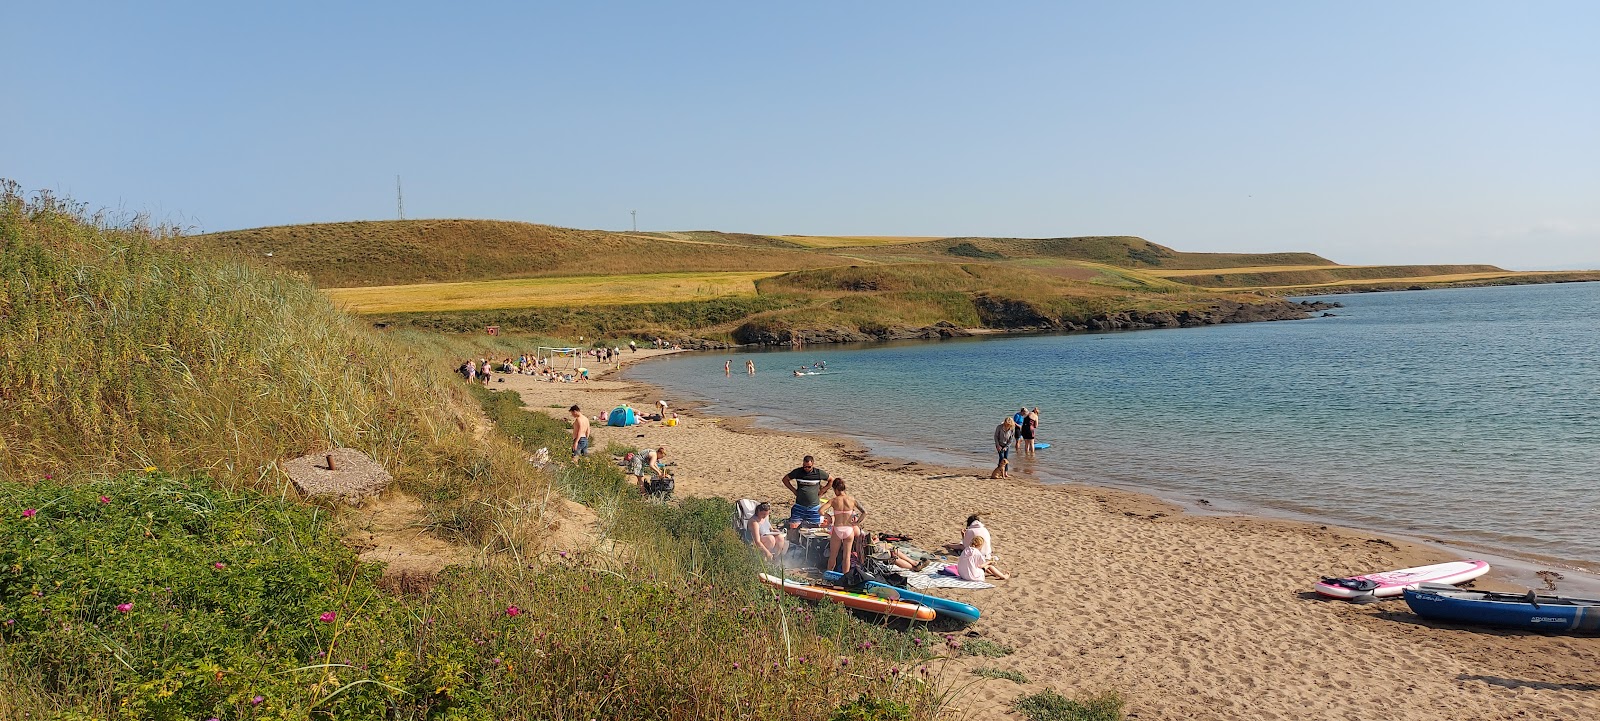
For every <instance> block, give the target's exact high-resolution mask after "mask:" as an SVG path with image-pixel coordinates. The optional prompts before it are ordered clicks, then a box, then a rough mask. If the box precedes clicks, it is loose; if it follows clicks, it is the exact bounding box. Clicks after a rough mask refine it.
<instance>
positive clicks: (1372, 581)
mask: <svg viewBox="0 0 1600 721" xmlns="http://www.w3.org/2000/svg"><path fill="white" fill-rule="evenodd" d="M1488 572H1489V564H1488V562H1486V561H1451V562H1449V563H1436V564H1434V565H1432V566H1418V567H1416V568H1402V569H1400V570H1398V571H1384V572H1382V573H1369V574H1367V575H1365V576H1350V577H1349V578H1329V579H1323V580H1322V581H1321V582H1319V583H1318V584H1317V585H1316V589H1317V593H1320V594H1322V595H1324V596H1332V597H1334V598H1355V597H1357V596H1366V595H1369V594H1370V595H1373V596H1377V597H1378V598H1386V597H1389V596H1398V595H1400V593H1401V592H1402V591H1404V590H1405V588H1406V586H1411V585H1415V584H1418V583H1448V584H1452V585H1453V584H1457V583H1466V582H1467V581H1471V580H1472V579H1474V578H1477V577H1479V576H1482V575H1483V574H1485V573H1488Z"/></svg>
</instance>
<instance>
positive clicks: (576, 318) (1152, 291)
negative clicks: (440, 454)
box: [187, 220, 1600, 339]
mask: <svg viewBox="0 0 1600 721" xmlns="http://www.w3.org/2000/svg"><path fill="white" fill-rule="evenodd" d="M187 242H188V243H190V244H191V245H193V246H194V247H197V248H199V249H201V250H203V251H206V252H210V253H219V252H220V253H222V254H224V255H228V256H231V257H235V258H240V259H247V260H249V261H251V262H252V263H255V264H266V265H269V266H275V267H280V268H287V269H290V270H294V271H297V272H299V273H303V274H305V275H306V276H307V277H309V278H311V280H312V281H313V282H314V283H316V284H317V285H318V286H320V287H321V288H323V289H324V290H325V291H326V292H327V293H328V294H329V296H330V297H332V298H333V299H334V300H335V301H336V302H338V303H340V304H342V305H343V306H344V307H346V308H348V309H350V310H352V311H355V312H359V313H364V314H368V315H370V316H372V319H373V320H374V321H376V322H383V323H390V324H400V325H402V326H413V327H418V328H423V329H428V330H435V331H439V330H443V331H473V330H478V329H480V328H482V327H483V326H486V325H500V326H502V327H504V328H506V329H507V330H511V331H523V332H528V333H541V334H566V335H572V336H578V335H582V336H585V337H594V336H613V337H614V336H622V335H634V336H638V335H644V336H649V335H656V334H671V335H676V336H681V335H686V334H687V335H696V336H699V337H708V338H721V339H732V338H734V337H736V336H738V335H739V330H740V329H741V328H746V329H748V328H750V327H761V328H768V329H779V330H784V331H801V330H805V329H807V328H827V329H835V330H838V329H846V330H848V329H855V330H854V331H851V332H856V331H862V330H863V329H867V330H871V331H872V332H879V331H882V330H883V329H885V328H889V327H896V326H913V327H918V326H925V325H930V324H934V323H939V322H946V323H953V324H956V325H961V326H968V327H975V326H989V327H1001V328H1005V327H1018V326H1021V327H1028V328H1035V327H1039V326H1040V325H1041V324H1042V325H1043V326H1045V327H1061V328H1070V327H1073V326H1079V325H1083V324H1085V323H1088V322H1089V321H1090V320H1092V319H1094V318H1095V317H1097V316H1103V315H1112V314H1115V313H1117V312H1118V311H1147V312H1173V313H1182V312H1185V311H1191V312H1203V311H1205V310H1206V309H1208V308H1214V307H1218V306H1219V305H1225V304H1230V303H1231V304H1239V303H1242V304H1254V305H1263V304H1270V303H1272V302H1274V301H1271V300H1270V299H1269V298H1265V297H1263V295H1262V294H1265V295H1278V294H1287V293H1293V292H1297V291H1301V292H1304V291H1316V290H1327V289H1370V288H1390V287H1400V288H1406V287H1414V286H1442V285H1452V284H1481V283H1488V282H1496V283H1505V282H1554V281H1557V280H1564V279H1582V278H1586V277H1588V276H1583V275H1581V274H1580V275H1577V276H1572V275H1571V274H1568V275H1566V276H1560V277H1557V276H1546V275H1540V274H1526V273H1514V272H1511V271H1505V270H1501V269H1499V268H1496V267H1494V266H1486V265H1473V266H1466V265H1440V266H1425V265H1408V266H1342V265H1338V264H1337V263H1334V262H1333V261H1331V260H1328V259H1326V258H1323V257H1321V256H1318V255H1315V254H1311V253H1196V252H1184V251H1179V250H1174V249H1172V248H1169V247H1166V246H1163V245H1159V244H1156V243H1152V242H1150V241H1148V240H1145V239H1143V238H1138V237H1134V236H1086V237H1062V238H986V237H957V238H919V237H909V236H800V235H762V234H752V233H730V232H720V231H709V230H698V231H675V232H639V233H618V232H608V231H595V230H575V229H570V228H558V227H553V226H547V225H535V224H530V223H512V222H502V221H473V220H412V221H374V222H351V223H329V224H320V225H302V226H280V227H272V228H257V229H252V230H240V231H231V232H225V233H213V234H209V235H202V236H196V237H193V238H190V239H187ZM1595 277H1600V276H1595ZM996 307H1006V308H1010V309H1011V310H1010V311H1007V312H1005V313H999V314H997V313H995V312H992V309H993V308H996ZM984 308H989V309H991V310H989V311H985V310H984ZM1012 311H1015V312H1012ZM997 323H999V324H1000V325H998V326H996V325H995V324H997ZM836 335H837V334H836ZM849 335H850V334H849V333H845V334H844V335H840V336H839V337H846V336H849Z"/></svg>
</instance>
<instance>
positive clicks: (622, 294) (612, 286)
mask: <svg viewBox="0 0 1600 721" xmlns="http://www.w3.org/2000/svg"><path fill="white" fill-rule="evenodd" d="M774 275H778V274H777V273H771V272H746V273H648V274H639V275H605V276H598V275H588V276H565V277H558V278H513V279H509V280H483V281H469V282H463V283H419V284H414V285H380V286H367V287H363V288H327V289H324V290H323V292H324V293H327V294H328V297H329V298H331V299H333V301H334V303H337V304H339V305H341V306H344V307H345V308H347V309H349V310H350V311H352V312H355V313H409V312H415V311H451V310H487V309H494V308H538V307H548V306H583V305H622V304H628V303H661V302H667V301H683V300H706V299H710V298H723V297H728V296H751V295H755V294H756V281H758V280H761V279H762V278H770V277H772V276H774Z"/></svg>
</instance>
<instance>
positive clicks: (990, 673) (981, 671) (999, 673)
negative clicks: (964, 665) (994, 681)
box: [972, 666, 1028, 683]
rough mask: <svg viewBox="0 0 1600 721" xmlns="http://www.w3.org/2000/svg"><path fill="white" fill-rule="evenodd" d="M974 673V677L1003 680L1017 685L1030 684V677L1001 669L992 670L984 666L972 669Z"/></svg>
mask: <svg viewBox="0 0 1600 721" xmlns="http://www.w3.org/2000/svg"><path fill="white" fill-rule="evenodd" d="M972 673H973V674H974V675H977V676H982V677H984V678H1003V679H1005V680H1007V681H1013V682H1016V683H1027V682H1028V677H1027V676H1024V675H1022V673H1021V672H1018V671H1010V670H1007V669H1001V668H990V667H988V666H984V667H982V668H975V669H972Z"/></svg>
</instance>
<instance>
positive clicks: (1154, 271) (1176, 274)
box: [1139, 265, 1383, 278]
mask: <svg viewBox="0 0 1600 721" xmlns="http://www.w3.org/2000/svg"><path fill="white" fill-rule="evenodd" d="M1381 267H1383V266H1377V265H1257V266H1253V267H1249V268H1199V269H1191V270H1161V269H1159V268H1140V269H1139V272H1141V273H1148V274H1150V275H1158V276H1161V277H1162V278H1182V277H1184V276H1189V275H1233V274H1235V273H1281V272H1283V271H1290V270H1334V269H1339V268H1381Z"/></svg>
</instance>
